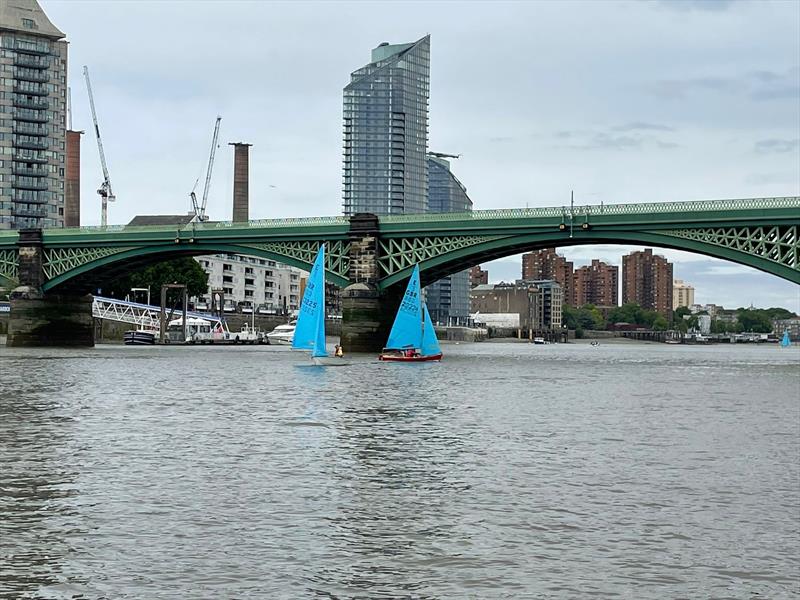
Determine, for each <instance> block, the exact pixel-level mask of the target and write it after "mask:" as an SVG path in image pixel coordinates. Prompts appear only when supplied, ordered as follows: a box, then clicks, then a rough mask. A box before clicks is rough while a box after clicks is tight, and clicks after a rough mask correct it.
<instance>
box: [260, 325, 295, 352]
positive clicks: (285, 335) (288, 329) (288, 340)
mask: <svg viewBox="0 0 800 600" xmlns="http://www.w3.org/2000/svg"><path fill="white" fill-rule="evenodd" d="M296 325H297V321H292V322H291V323H284V324H283V325H278V326H277V327H276V328H275V329H273V330H272V331H270V332H269V333H268V334H267V336H266V337H267V343H268V344H277V345H285V346H291V345H292V341H293V340H294V328H295V326H296Z"/></svg>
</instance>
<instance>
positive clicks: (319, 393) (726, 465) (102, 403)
mask: <svg viewBox="0 0 800 600" xmlns="http://www.w3.org/2000/svg"><path fill="white" fill-rule="evenodd" d="M444 351H445V360H444V361H443V362H442V363H441V364H434V363H428V364H418V365H402V364H381V363H377V362H374V361H371V360H370V358H371V357H360V360H359V362H357V363H356V364H354V365H353V366H351V367H347V368H322V367H312V366H307V365H306V364H305V360H304V356H303V355H301V354H298V353H294V352H291V351H288V349H286V348H276V347H226V348H213V347H186V348H183V347H149V348H148V347H122V346H102V347H97V348H95V349H92V350H88V349H87V350H50V349H47V350H41V349H34V350H12V349H6V348H4V347H3V348H0V597H2V598H91V599H94V598H108V599H114V600H116V599H121V598H136V599H139V598H148V599H150V598H153V599H155V598H181V599H192V598H588V597H596V598H615V597H622V598H748V599H752V598H756V597H757V598H770V599H773V598H796V597H797V596H798V594H800V349H798V348H796V347H795V348H790V349H780V348H777V347H775V346H770V347H761V346H759V347H755V346H750V347H747V346H732V347H731V346H716V347H698V346H694V347H691V346H682V347H675V346H667V345H659V344H635V343H631V344H610V343H609V344H606V343H602V344H601V345H600V346H598V347H592V346H589V345H587V344H567V345H547V346H533V345H528V344H514V343H483V344H460V345H445V346H444Z"/></svg>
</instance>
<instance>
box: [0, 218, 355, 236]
mask: <svg viewBox="0 0 800 600" xmlns="http://www.w3.org/2000/svg"><path fill="white" fill-rule="evenodd" d="M349 224H350V219H349V218H348V217H344V216H337V217H296V218H287V219H258V220H255V221H246V222H238V223H237V222H234V221H206V222H204V223H186V224H180V223H174V224H171V225H106V226H105V227H103V226H102V225H84V226H82V227H58V228H52V229H47V230H46V231H47V235H48V236H53V235H56V236H57V235H74V234H76V233H119V232H123V231H124V232H126V233H137V232H159V231H163V232H173V231H180V232H192V231H219V230H225V229H265V228H268V229H273V228H281V227H303V226H306V227H311V226H315V225H341V226H345V227H346V226H348V225H349ZM1 233H2V232H0V234H1ZM13 234H14V235H16V232H13Z"/></svg>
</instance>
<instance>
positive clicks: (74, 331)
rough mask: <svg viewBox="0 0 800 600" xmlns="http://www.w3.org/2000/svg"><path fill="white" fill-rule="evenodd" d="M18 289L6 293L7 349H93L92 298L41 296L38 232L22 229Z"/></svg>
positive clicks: (58, 295)
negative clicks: (20, 347)
mask: <svg viewBox="0 0 800 600" xmlns="http://www.w3.org/2000/svg"><path fill="white" fill-rule="evenodd" d="M17 246H18V248H19V250H18V261H19V282H20V286H19V287H17V288H15V289H14V290H13V291H12V292H11V294H10V300H11V315H10V316H9V320H8V336H7V337H6V345H7V346H32V347H35V346H94V320H93V318H92V297H91V296H89V295H80V296H79V295H67V294H44V293H43V292H42V284H43V283H44V271H43V269H42V261H43V254H44V249H43V247H42V231H41V230H40V229H22V230H20V233H19V242H17Z"/></svg>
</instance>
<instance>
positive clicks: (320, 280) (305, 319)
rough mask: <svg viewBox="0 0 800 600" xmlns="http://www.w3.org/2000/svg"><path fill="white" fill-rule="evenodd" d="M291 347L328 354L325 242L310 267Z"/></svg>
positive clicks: (317, 353)
mask: <svg viewBox="0 0 800 600" xmlns="http://www.w3.org/2000/svg"><path fill="white" fill-rule="evenodd" d="M292 348H295V349H296V350H311V356H315V357H319V356H328V353H327V351H326V350H325V244H322V245H321V246H320V248H319V252H318V253H317V258H316V259H315V260H314V266H313V267H311V274H310V275H309V276H308V282H307V283H306V291H305V293H304V294H303V301H302V302H301V303H300V314H299V315H298V316H297V325H296V326H295V330H294V340H293V341H292Z"/></svg>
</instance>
